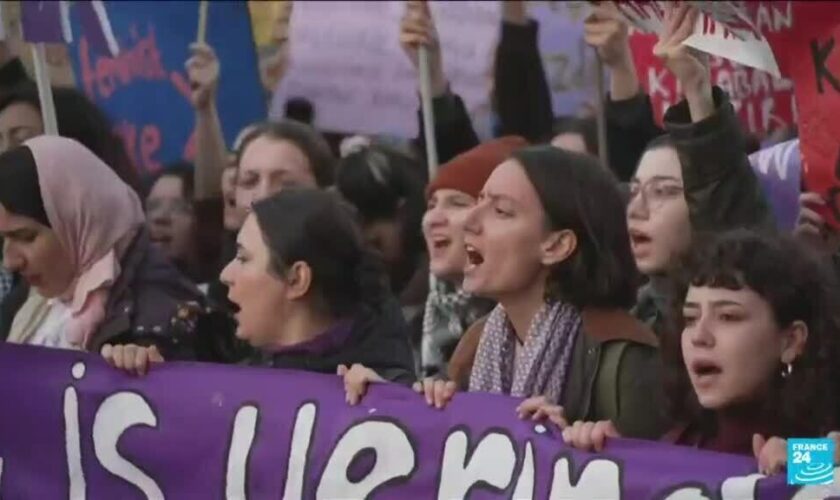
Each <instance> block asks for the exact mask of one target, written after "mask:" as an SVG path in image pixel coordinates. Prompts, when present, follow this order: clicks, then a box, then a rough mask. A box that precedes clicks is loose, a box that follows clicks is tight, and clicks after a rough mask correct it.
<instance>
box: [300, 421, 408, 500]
mask: <svg viewBox="0 0 840 500" xmlns="http://www.w3.org/2000/svg"><path fill="white" fill-rule="evenodd" d="M365 450H372V451H373V453H374V454H375V455H374V464H373V468H372V469H371V470H370V471H369V472H367V474H365V477H364V479H358V478H354V479H353V480H351V479H350V478H348V476H347V474H348V472H350V468H351V465H352V464H353V463H354V461H355V459H356V458H357V457H359V456H361V452H363V451H365ZM416 464H417V458H416V457H415V450H414V447H412V446H411V442H410V441H409V440H408V436H407V435H406V433H405V431H403V430H402V429H401V428H400V427H399V426H398V425H397V424H395V423H393V422H384V421H379V420H369V421H365V422H362V423H359V424H356V425H354V426H353V427H351V428H350V429H349V430H348V431H347V432H346V433H345V434H344V435H343V436H342V437H341V439H339V441H338V444H337V445H336V446H335V448H334V449H333V451H332V454H331V455H330V459H329V461H328V462H327V466H326V468H325V469H324V474H323V475H322V476H321V481H320V483H319V484H318V492H317V493H316V495H315V497H316V498H319V499H334V498H368V497H369V496H373V492H374V490H376V489H378V488H379V487H381V486H384V485H385V484H386V483H389V482H391V481H393V480H395V479H399V478H408V477H410V476H411V473H412V472H413V471H414V468H415V466H416Z"/></svg>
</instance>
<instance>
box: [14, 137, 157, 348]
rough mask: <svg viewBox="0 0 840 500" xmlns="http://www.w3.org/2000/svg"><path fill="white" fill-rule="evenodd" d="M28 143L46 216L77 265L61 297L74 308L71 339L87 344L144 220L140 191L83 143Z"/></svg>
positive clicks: (61, 140)
mask: <svg viewBox="0 0 840 500" xmlns="http://www.w3.org/2000/svg"><path fill="white" fill-rule="evenodd" d="M24 145H26V146H27V147H29V149H30V150H31V151H32V156H33V157H34V158H35V164H36V166H37V169H38V180H39V184H40V188H41V198H42V199H43V201H44V211H45V212H46V214H47V219H48V220H49V222H50V226H52V229H53V231H54V232H55V234H56V237H57V238H58V241H59V243H61V246H62V247H63V248H64V251H65V252H66V253H67V256H68V257H69V258H70V262H71V263H72V266H73V269H74V277H75V279H74V282H73V284H72V285H71V286H70V288H69V289H68V290H67V292H66V293H65V294H64V295H63V296H62V301H63V302H65V303H67V304H68V305H69V306H70V307H71V309H72V312H73V319H72V320H71V321H70V323H69V324H68V325H67V336H68V340H69V341H70V343H71V344H73V345H75V346H78V347H79V348H82V349H84V348H85V347H86V346H87V344H88V341H89V340H90V337H91V335H92V334H93V332H94V331H96V328H97V327H98V326H99V324H100V323H101V322H102V321H103V319H104V318H105V305H106V303H107V302H108V291H109V288H110V286H111V285H112V284H113V283H114V281H115V280H116V279H117V277H118V276H119V274H120V258H121V257H122V256H123V253H124V252H125V251H126V250H127V249H128V246H129V245H130V244H131V242H132V241H133V239H134V237H135V236H136V234H137V232H138V230H140V228H141V227H142V226H143V224H144V222H145V218H144V215H143V209H142V206H141V204H140V199H139V198H138V197H137V194H136V193H135V192H134V191H133V190H132V189H131V188H130V187H129V186H128V185H127V184H126V183H124V182H123V181H122V180H121V179H120V178H119V177H118V176H117V174H116V173H114V171H113V170H111V169H110V168H109V167H108V166H107V165H106V164H105V163H104V162H103V161H102V160H100V159H99V158H98V157H97V156H96V155H95V154H93V153H92V152H90V151H89V150H88V149H87V148H85V147H84V146H82V145H81V144H79V143H78V142H76V141H74V140H72V139H67V138H65V137H56V136H39V137H35V138H33V139H30V140H28V141H26V142H25V143H24Z"/></svg>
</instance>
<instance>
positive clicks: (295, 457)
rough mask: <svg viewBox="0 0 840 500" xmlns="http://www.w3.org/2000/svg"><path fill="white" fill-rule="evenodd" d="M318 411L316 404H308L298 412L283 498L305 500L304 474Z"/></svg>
mask: <svg viewBox="0 0 840 500" xmlns="http://www.w3.org/2000/svg"><path fill="white" fill-rule="evenodd" d="M317 413H318V410H317V408H315V404H314V403H306V404H305V405H303V406H301V407H300V408H299V409H298V411H297V416H296V417H295V428H294V430H293V431H292V446H291V450H290V451H289V466H288V470H287V471H286V488H285V489H284V492H283V498H303V486H304V484H303V483H304V480H305V478H304V476H303V475H304V472H305V471H306V459H307V457H308V456H309V443H311V442H312V429H313V427H314V426H315V416H316V415H317Z"/></svg>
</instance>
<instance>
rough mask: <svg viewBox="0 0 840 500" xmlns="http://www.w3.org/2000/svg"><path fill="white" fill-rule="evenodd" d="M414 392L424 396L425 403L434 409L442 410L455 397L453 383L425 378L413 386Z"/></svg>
mask: <svg viewBox="0 0 840 500" xmlns="http://www.w3.org/2000/svg"><path fill="white" fill-rule="evenodd" d="M413 389H414V392H416V393H418V394H423V395H424V396H426V403H427V404H428V405H429V406H434V407H435V408H438V409H442V408H444V407H445V406H446V405H447V404H449V402H450V401H451V400H452V398H453V397H454V396H455V391H456V390H457V387H456V386H455V382H449V381H446V380H435V379H433V378H425V379H423V380H421V381H419V382H417V383H415V384H414V386H413Z"/></svg>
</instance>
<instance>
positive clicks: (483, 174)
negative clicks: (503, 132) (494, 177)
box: [426, 135, 528, 198]
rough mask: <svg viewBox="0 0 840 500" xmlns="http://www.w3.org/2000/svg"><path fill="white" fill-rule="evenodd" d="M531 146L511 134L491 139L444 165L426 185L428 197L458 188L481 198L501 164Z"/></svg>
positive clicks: (457, 189)
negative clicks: (518, 151)
mask: <svg viewBox="0 0 840 500" xmlns="http://www.w3.org/2000/svg"><path fill="white" fill-rule="evenodd" d="M527 145H528V141H526V140H525V139H523V138H522V137H519V136H515V135H510V136H506V137H500V138H498V139H494V140H492V141H488V142H485V143H482V144H479V145H478V146H476V147H474V148H472V149H471V150H469V151H467V152H465V153H461V154H460V155H458V156H456V157H455V158H453V159H452V160H450V161H449V162H447V163H445V164H443V165H441V167H440V170H438V173H437V175H436V176H435V178H434V179H432V182H431V183H429V186H428V187H427V188H426V196H427V197H429V198H431V196H432V195H433V194H434V193H435V191H437V190H438V189H454V190H456V191H461V192H463V193H467V194H468V195H470V196H472V197H473V198H477V197H478V195H479V193H481V188H483V187H484V183H485V182H487V179H488V178H489V177H490V174H492V173H493V170H495V169H496V167H497V166H499V164H500V163H502V162H503V161H505V160H507V159H508V158H509V157H510V155H511V154H512V153H513V152H514V151H516V150H518V149H521V148H524V147H526V146H527Z"/></svg>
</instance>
